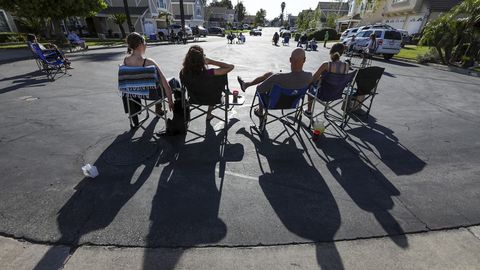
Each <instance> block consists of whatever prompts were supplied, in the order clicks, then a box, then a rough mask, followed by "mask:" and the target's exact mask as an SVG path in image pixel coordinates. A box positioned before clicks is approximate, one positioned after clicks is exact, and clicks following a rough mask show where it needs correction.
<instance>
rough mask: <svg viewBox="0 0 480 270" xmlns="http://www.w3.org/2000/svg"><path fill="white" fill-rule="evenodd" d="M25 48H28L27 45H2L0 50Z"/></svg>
mask: <svg viewBox="0 0 480 270" xmlns="http://www.w3.org/2000/svg"><path fill="white" fill-rule="evenodd" d="M23 48H27V44H24V43H21V44H20V43H19V44H9V45H5V44H0V49H23Z"/></svg>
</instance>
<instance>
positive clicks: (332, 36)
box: [307, 28, 339, 41]
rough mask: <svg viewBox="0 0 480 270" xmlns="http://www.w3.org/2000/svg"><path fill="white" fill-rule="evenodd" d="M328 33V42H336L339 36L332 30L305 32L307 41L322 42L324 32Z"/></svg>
mask: <svg viewBox="0 0 480 270" xmlns="http://www.w3.org/2000/svg"><path fill="white" fill-rule="evenodd" d="M326 31H328V40H338V39H339V35H338V34H337V31H336V30H335V29H333V28H323V29H321V30H315V31H311V32H307V36H308V39H309V40H311V39H315V40H319V41H322V40H324V38H325V32H326Z"/></svg>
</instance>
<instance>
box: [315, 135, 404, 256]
mask: <svg viewBox="0 0 480 270" xmlns="http://www.w3.org/2000/svg"><path fill="white" fill-rule="evenodd" d="M316 146H317V147H318V148H319V149H321V151H323V153H324V154H325V156H326V162H327V168H328V170H329V171H330V173H331V174H332V176H333V177H334V178H335V179H336V180H337V181H338V183H339V184H340V185H341V186H342V187H343V189H344V190H345V191H346V192H347V193H348V195H349V196H350V198H352V200H353V201H354V202H355V204H356V205H357V206H358V207H360V208H361V209H362V210H364V211H367V212H369V213H372V214H373V215H374V217H375V219H376V220H377V221H378V223H379V224H380V225H381V226H382V228H383V229H384V230H385V232H386V233H387V235H388V236H390V237H391V239H392V240H393V241H394V242H395V243H396V244H397V245H398V246H400V247H402V248H406V247H408V241H407V238H406V237H405V236H404V231H403V229H402V228H401V226H400V224H399V223H398V221H397V220H396V219H395V218H394V217H393V216H392V215H391V214H390V212H389V210H391V209H392V208H393V206H394V202H393V199H392V197H393V196H398V195H400V192H399V191H398V190H397V189H396V188H395V186H394V185H392V183H390V181H389V180H388V179H387V178H386V177H385V176H384V175H383V174H382V173H380V172H379V171H378V170H377V169H376V168H375V167H374V166H373V165H372V164H371V163H370V162H368V161H367V160H365V159H362V158H361V157H362V154H361V152H360V151H358V150H357V149H355V148H354V147H353V146H351V145H350V144H348V143H347V142H346V141H345V140H344V139H342V138H322V139H321V140H320V141H319V142H318V143H317V144H316ZM392 236H397V237H392Z"/></svg>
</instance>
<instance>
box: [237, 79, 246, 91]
mask: <svg viewBox="0 0 480 270" xmlns="http://www.w3.org/2000/svg"><path fill="white" fill-rule="evenodd" d="M237 81H238V83H239V84H240V89H242V91H243V92H245V90H246V89H245V82H244V81H243V80H242V78H240V76H237Z"/></svg>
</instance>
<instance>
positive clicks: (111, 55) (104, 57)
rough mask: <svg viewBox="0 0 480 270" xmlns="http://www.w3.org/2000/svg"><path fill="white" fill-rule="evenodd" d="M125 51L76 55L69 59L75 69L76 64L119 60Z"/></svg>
mask: <svg viewBox="0 0 480 270" xmlns="http://www.w3.org/2000/svg"><path fill="white" fill-rule="evenodd" d="M126 51H127V49H126V48H125V51H114V52H88V53H85V54H77V55H72V56H70V57H69V59H70V60H72V66H74V67H75V63H77V62H89V63H91V62H107V61H115V60H121V57H122V56H124V55H125V52H126Z"/></svg>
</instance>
